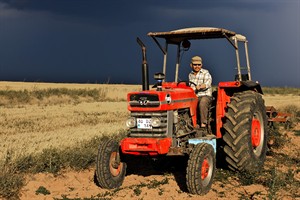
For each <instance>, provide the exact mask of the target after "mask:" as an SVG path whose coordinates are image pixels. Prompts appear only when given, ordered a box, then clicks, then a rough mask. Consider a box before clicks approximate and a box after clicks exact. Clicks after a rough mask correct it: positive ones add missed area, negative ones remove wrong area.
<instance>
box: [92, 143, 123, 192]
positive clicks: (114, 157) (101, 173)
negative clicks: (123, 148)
mask: <svg viewBox="0 0 300 200" xmlns="http://www.w3.org/2000/svg"><path fill="white" fill-rule="evenodd" d="M125 173H126V163H123V162H121V159H120V152H119V144H118V143H117V142H116V141H114V140H112V139H108V140H105V141H103V142H102V143H101V144H100V145H99V149H98V156H97V160H96V177H97V181H98V183H99V185H100V187H102V188H106V189H113V188H118V187H120V186H121V185H122V183H123V181H124V178H125Z"/></svg>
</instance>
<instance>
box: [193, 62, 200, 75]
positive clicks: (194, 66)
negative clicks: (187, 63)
mask: <svg viewBox="0 0 300 200" xmlns="http://www.w3.org/2000/svg"><path fill="white" fill-rule="evenodd" d="M191 67H192V69H193V71H194V72H196V73H197V72H199V71H200V69H201V68H202V64H198V63H197V64H196V63H191Z"/></svg>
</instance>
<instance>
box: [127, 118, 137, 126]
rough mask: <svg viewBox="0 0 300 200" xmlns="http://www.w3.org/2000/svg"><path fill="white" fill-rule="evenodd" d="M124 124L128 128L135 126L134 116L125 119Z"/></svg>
mask: <svg viewBox="0 0 300 200" xmlns="http://www.w3.org/2000/svg"><path fill="white" fill-rule="evenodd" d="M126 126H127V127H128V128H133V127H135V126H136V120H135V118H134V117H130V118H128V119H127V121H126Z"/></svg>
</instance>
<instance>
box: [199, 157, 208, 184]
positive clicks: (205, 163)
mask: <svg viewBox="0 0 300 200" xmlns="http://www.w3.org/2000/svg"><path fill="white" fill-rule="evenodd" d="M208 171H209V163H208V161H207V159H204V160H203V163H202V167H201V179H202V180H204V179H205V178H206V177H207V176H208Z"/></svg>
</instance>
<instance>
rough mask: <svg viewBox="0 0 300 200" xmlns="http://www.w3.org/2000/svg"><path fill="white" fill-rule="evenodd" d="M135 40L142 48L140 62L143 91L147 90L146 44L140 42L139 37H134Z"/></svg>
mask: <svg viewBox="0 0 300 200" xmlns="http://www.w3.org/2000/svg"><path fill="white" fill-rule="evenodd" d="M136 41H137V42H138V44H139V45H140V46H141V48H142V56H143V63H142V82H143V91H145V90H149V72H148V63H147V58H146V46H145V45H144V43H143V42H142V40H141V39H140V38H138V37H137V38H136Z"/></svg>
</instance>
